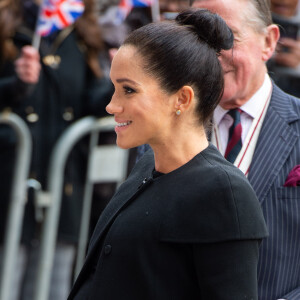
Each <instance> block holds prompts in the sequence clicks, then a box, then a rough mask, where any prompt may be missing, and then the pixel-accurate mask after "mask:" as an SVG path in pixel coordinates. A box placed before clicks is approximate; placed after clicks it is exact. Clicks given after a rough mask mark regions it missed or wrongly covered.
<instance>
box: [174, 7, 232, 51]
mask: <svg viewBox="0 0 300 300" xmlns="http://www.w3.org/2000/svg"><path fill="white" fill-rule="evenodd" d="M175 20H176V22H177V23H178V24H180V25H189V26H190V28H191V29H192V30H193V31H194V32H195V33H196V34H197V35H198V36H199V38H200V39H201V40H203V41H205V42H206V43H207V44H208V45H209V46H210V47H212V48H213V49H215V51H216V52H217V53H218V54H219V53H220V52H221V50H228V49H231V48H232V46H233V39H234V37H233V33H232V31H231V29H230V28H229V27H228V26H227V24H226V23H225V21H224V20H223V19H222V18H221V17H220V16H219V15H218V14H215V13H212V12H210V11H209V10H207V9H188V10H186V11H183V12H182V13H180V14H179V15H178V16H177V17H176V19H175Z"/></svg>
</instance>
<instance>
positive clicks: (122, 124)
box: [117, 121, 132, 127]
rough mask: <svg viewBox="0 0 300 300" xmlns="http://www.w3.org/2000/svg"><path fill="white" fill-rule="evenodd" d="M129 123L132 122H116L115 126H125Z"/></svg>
mask: <svg viewBox="0 0 300 300" xmlns="http://www.w3.org/2000/svg"><path fill="white" fill-rule="evenodd" d="M131 123H132V122H131V121H128V122H126V123H118V124H117V126H118V127H122V126H127V125H129V124H131Z"/></svg>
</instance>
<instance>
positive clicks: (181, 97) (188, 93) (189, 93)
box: [175, 85, 194, 112]
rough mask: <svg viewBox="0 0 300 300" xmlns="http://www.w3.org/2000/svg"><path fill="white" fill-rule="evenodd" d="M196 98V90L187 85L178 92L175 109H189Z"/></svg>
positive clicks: (182, 110)
mask: <svg viewBox="0 0 300 300" xmlns="http://www.w3.org/2000/svg"><path fill="white" fill-rule="evenodd" d="M193 99H194V90H193V88H192V87H191V86H189V85H185V86H183V87H182V88H181V89H180V90H179V91H178V92H177V100H176V103H175V110H178V109H180V110H181V112H184V111H186V110H188V109H189V108H190V107H191V105H192V102H193Z"/></svg>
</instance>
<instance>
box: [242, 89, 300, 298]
mask: <svg viewBox="0 0 300 300" xmlns="http://www.w3.org/2000/svg"><path fill="white" fill-rule="evenodd" d="M299 135H300V100H299V99H298V98H295V97H292V96H290V95H288V94H286V93H284V92H283V91H282V90H280V89H279V88H278V87H277V86H276V85H274V87H273V93H272V98H271V102H270V106H269V108H268V111H267V114H266V117H265V120H264V124H263V127H262V129H261V133H260V136H259V140H258V143H257V146H256V150H255V153H254V156H253V160H252V164H251V167H250V171H249V175H248V179H249V182H250V183H251V185H252V187H253V188H254V190H255V192H256V194H257V197H258V199H259V201H260V203H261V206H262V209H263V213H264V217H265V220H266V223H267V227H268V229H269V234H270V236H269V237H268V238H267V239H265V240H264V241H263V243H262V245H261V248H260V258H259V264H258V288H259V299H260V300H275V299H279V298H285V299H288V300H299V299H300V187H284V183H285V180H286V178H287V176H288V174H289V172H290V171H291V170H292V169H293V167H294V166H296V165H299V164H300V139H299Z"/></svg>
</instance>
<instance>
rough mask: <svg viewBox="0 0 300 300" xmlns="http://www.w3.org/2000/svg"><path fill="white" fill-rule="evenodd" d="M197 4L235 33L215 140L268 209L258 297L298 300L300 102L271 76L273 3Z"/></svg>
mask: <svg viewBox="0 0 300 300" xmlns="http://www.w3.org/2000/svg"><path fill="white" fill-rule="evenodd" d="M192 2H193V6H194V7H196V8H200V9H203V8H206V9H209V10H211V11H213V12H216V13H218V14H219V15H220V16H222V17H223V18H224V20H225V21H226V23H227V24H228V26H229V27H230V28H231V29H232V31H233V33H234V39H235V42H234V47H233V49H232V50H229V51H227V50H226V51H222V52H221V55H220V57H219V59H220V62H221V64H222V66H223V70H224V77H225V88H224V94H223V96H222V99H221V101H220V105H219V106H218V107H217V108H216V109H215V111H214V116H213V123H214V127H213V130H212V136H211V140H212V141H213V143H214V144H215V145H216V146H217V147H218V149H219V150H220V152H221V153H222V154H223V155H225V156H226V157H227V158H228V159H229V160H230V161H231V162H233V163H234V164H235V165H236V166H238V167H239V168H240V169H241V170H242V171H243V172H244V173H245V174H246V175H247V177H248V180H249V182H250V184H251V185H252V187H253V189H254V190H255V192H256V194H257V197H258V199H259V201H260V204H261V207H262V209H263V213H264V217H265V220H266V223H267V227H268V230H269V234H270V235H269V237H268V238H267V239H265V240H263V242H262V245H261V247H260V256H259V262H258V298H259V299H260V300H275V299H280V298H281V299H287V300H298V299H300V277H299V265H300V247H299V244H300V235H299V234H298V231H297V228H299V226H300V209H299V207H300V206H299V199H300V188H299V184H300V173H299V170H300V139H299V135H300V101H299V99H298V98H295V97H293V96H290V95H288V94H286V93H284V92H283V91H282V90H280V89H279V88H278V87H277V86H276V84H274V83H273V82H272V81H271V80H270V77H269V76H268V74H267V68H266V62H267V61H268V60H269V59H270V58H271V57H272V55H273V53H274V50H275V48H276V44H277V40H278V38H279V29H278V27H277V26H276V25H274V24H273V23H272V17H271V12H270V6H269V1H267V0H196V1H192ZM232 116H235V119H233V117H232ZM233 299H234V298H233Z"/></svg>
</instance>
